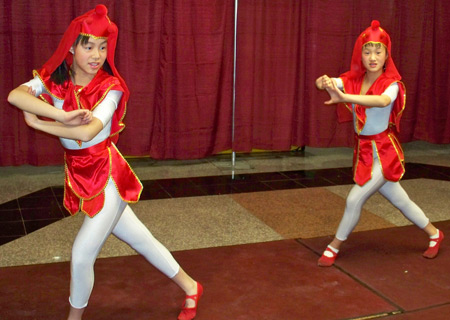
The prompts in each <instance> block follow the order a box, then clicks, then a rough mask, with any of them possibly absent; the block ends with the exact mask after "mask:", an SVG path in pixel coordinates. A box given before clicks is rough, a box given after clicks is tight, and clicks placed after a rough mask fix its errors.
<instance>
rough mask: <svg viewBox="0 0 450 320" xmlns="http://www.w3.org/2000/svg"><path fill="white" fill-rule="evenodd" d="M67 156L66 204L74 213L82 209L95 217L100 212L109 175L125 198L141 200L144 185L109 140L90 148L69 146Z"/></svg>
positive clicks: (71, 212) (123, 198)
mask: <svg viewBox="0 0 450 320" xmlns="http://www.w3.org/2000/svg"><path fill="white" fill-rule="evenodd" d="M64 158H65V183H64V207H65V208H66V209H67V210H68V211H69V212H70V214H71V215H74V214H76V213H78V212H79V211H82V212H84V213H85V214H87V215H88V216H90V217H93V216H95V215H96V214H97V213H98V212H100V210H101V209H102V208H103V206H104V203H105V191H104V190H105V188H106V185H107V184H108V181H109V178H111V179H112V180H113V181H114V184H115V185H116V188H117V191H118V193H119V195H120V197H121V198H122V200H123V201H125V202H129V203H133V202H137V201H138V200H139V197H140V195H141V192H142V184H141V182H140V181H139V179H138V177H137V176H136V174H135V173H134V172H133V170H132V169H131V167H130V166H129V164H128V163H127V161H126V160H125V159H124V158H123V156H122V155H121V154H120V152H119V150H117V148H116V146H115V145H114V144H113V143H111V142H110V140H109V139H108V140H105V141H104V142H101V143H99V144H96V145H95V146H92V147H89V148H86V149H81V150H70V149H65V156H64Z"/></svg>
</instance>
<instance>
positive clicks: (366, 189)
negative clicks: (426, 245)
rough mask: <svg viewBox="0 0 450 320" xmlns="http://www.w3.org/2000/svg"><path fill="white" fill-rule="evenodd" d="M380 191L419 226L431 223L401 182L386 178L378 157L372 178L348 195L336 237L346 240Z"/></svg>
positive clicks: (357, 186) (354, 188) (423, 226)
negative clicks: (363, 208) (368, 202)
mask: <svg viewBox="0 0 450 320" xmlns="http://www.w3.org/2000/svg"><path fill="white" fill-rule="evenodd" d="M377 191H379V192H380V193H381V194H382V195H383V196H384V197H385V198H386V199H388V200H389V201H390V202H391V203H392V204H393V205H394V206H395V207H396V208H397V209H399V210H400V211H401V213H403V215H404V216H405V217H406V218H407V219H408V220H409V221H411V222H412V223H414V224H415V225H416V226H418V227H419V228H421V229H423V228H425V227H426V226H427V224H428V223H429V219H428V218H427V217H426V216H425V214H424V213H423V211H422V209H420V208H419V207H418V206H417V205H416V204H415V203H414V202H412V201H411V199H410V198H409V197H408V195H407V194H406V191H405V190H404V189H403V188H402V186H401V185H400V183H399V182H391V181H387V180H386V179H384V176H383V173H382V171H381V165H380V162H379V160H378V158H376V159H374V163H373V170H372V178H371V179H370V180H369V181H368V182H366V184H364V185H363V186H362V187H361V186H359V185H357V184H356V185H354V186H353V188H352V189H351V190H350V193H349V194H348V196H347V201H346V205H345V212H344V216H343V217H342V220H341V223H340V224H339V227H338V230H337V232H336V238H337V239H339V240H341V241H345V240H347V237H348V236H349V234H350V233H351V232H352V231H353V229H354V228H355V227H356V224H357V223H358V221H359V218H360V216H361V210H362V207H363V205H364V203H366V201H367V199H369V198H370V196H372V195H373V194H374V193H375V192H377Z"/></svg>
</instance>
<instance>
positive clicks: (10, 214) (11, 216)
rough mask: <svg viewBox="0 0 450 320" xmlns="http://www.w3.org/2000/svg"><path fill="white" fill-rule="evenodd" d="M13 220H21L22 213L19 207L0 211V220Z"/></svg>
mask: <svg viewBox="0 0 450 320" xmlns="http://www.w3.org/2000/svg"><path fill="white" fill-rule="evenodd" d="M13 221H22V214H21V213H20V210H19V209H15V210H1V211H0V222H13Z"/></svg>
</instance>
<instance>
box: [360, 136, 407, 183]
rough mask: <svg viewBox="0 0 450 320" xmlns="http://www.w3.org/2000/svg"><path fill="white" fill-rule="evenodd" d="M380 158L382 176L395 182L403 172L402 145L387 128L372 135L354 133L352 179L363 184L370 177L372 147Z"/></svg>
mask: <svg viewBox="0 0 450 320" xmlns="http://www.w3.org/2000/svg"><path fill="white" fill-rule="evenodd" d="M372 142H375V146H376V152H377V154H378V159H379V160H380V164H381V169H382V172H383V176H384V178H385V179H386V180H389V181H393V182H397V181H399V180H400V179H401V178H402V177H403V175H404V174H405V166H404V162H405V157H404V154H403V150H402V147H401V145H400V143H399V141H398V139H397V137H396V136H395V134H394V133H393V132H392V131H390V130H389V129H388V130H386V131H384V132H382V133H379V134H376V135H372V136H362V135H359V136H358V135H355V144H356V145H355V149H354V151H353V180H354V181H355V183H357V184H358V185H360V186H363V185H364V184H365V183H366V182H367V181H369V180H370V179H371V178H372V166H373V148H372Z"/></svg>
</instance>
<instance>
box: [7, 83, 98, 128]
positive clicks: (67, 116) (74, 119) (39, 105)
mask: <svg viewBox="0 0 450 320" xmlns="http://www.w3.org/2000/svg"><path fill="white" fill-rule="evenodd" d="M8 102H9V103H11V104H12V105H14V106H16V107H17V108H19V109H21V110H23V111H26V112H29V113H32V114H35V115H38V116H42V117H46V118H50V119H53V120H56V121H59V122H61V123H66V124H71V123H73V124H80V123H82V120H81V118H83V117H86V116H87V115H88V114H89V110H74V111H71V112H65V111H63V110H60V109H57V108H55V107H53V106H51V105H49V104H48V103H46V102H44V101H42V100H41V99H39V98H36V97H35V96H34V95H32V94H30V93H29V88H28V87H27V86H24V85H21V86H19V87H17V88H16V89H14V90H12V91H11V92H10V93H9V95H8Z"/></svg>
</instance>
